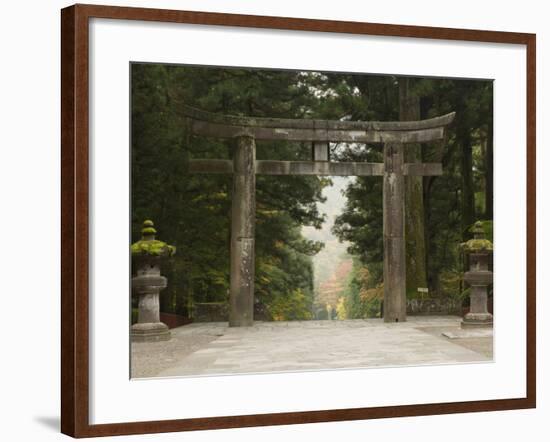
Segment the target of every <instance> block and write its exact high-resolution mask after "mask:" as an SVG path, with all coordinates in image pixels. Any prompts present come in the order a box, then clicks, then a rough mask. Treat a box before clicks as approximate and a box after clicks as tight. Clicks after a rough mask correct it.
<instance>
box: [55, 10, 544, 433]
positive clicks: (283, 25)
mask: <svg viewBox="0 0 550 442" xmlns="http://www.w3.org/2000/svg"><path fill="white" fill-rule="evenodd" d="M92 17H94V18H107V19H118V20H143V21H159V22H172V23H189V24H202V25H217V26H240V27H250V28H268V29H280V30H300V31H317V32H333V33H347V34H363V35H365V34H366V35H380V36H394V37H413V38H429V39H440V40H463V41H471V42H490V43H512V44H519V45H525V46H526V51H527V64H526V72H527V196H526V197H527V213H526V219H527V251H526V252H527V306H526V307H527V309H526V310H527V334H526V337H527V343H526V346H527V347H526V348H527V360H526V373H527V379H526V386H527V388H526V390H527V394H526V396H525V397H522V398H511V399H499V400H482V401H469V402H453V403H434V404H419V405H403V406H390V407H372V408H353V409H335V410H315V411H306V412H289V413H273V414H256V415H245V416H222V417H205V418H193V419H177V420H164V421H145V422H131V423H124V422H121V423H115V424H100V425H90V424H89V421H88V416H89V352H88V350H89V340H88V339H89V315H88V314H89V310H88V301H89V293H88V281H89V275H88V260H89V236H88V232H89V213H88V210H89V209H88V199H89V187H88V186H89V184H88V177H89V164H88V149H89V146H88V139H89V126H88V124H89V123H88V117H89V108H88V87H89V83H88V78H89V77H88V76H89V73H88V67H89V66H88V50H89V48H88V45H89V34H88V32H89V31H88V26H89V19H90V18H92ZM535 48H536V37H535V35H534V34H526V33H510V32H495V31H479V30H465V29H448V28H434V27H421V26H402V25H390V24H375V23H357V22H341V21H329V20H310V19H298V18H282V17H263V16H252V15H237V14H221V13H208V12H189V11H174V10H161V9H143V8H128V7H113V6H97V5H94V6H92V5H74V6H70V7H68V8H65V9H63V10H62V11H61V85H62V87H61V131H62V135H61V174H62V176H61V212H62V213H61V250H62V258H61V270H62V275H61V288H62V293H61V295H62V296H61V431H62V432H63V433H65V434H68V435H70V436H73V437H92V436H108V435H122V434H143V433H159V432H170V431H186V430H201V429H218V428H236V427H250V426H264V425H285V424H302V423H312V422H329V421H344V420H358V419H376V418H384V417H400V416H419V415H434V414H445V413H464V412H476V411H495V410H510V409H522V408H534V407H535V406H536V334H535V333H536V294H535V290H536V287H535V275H536V273H535V272H536V244H535V242H536V219H535V210H536V208H535V198H536V193H535V182H536V176H535V132H536V131H535V118H536V109H535V96H536V94H535V91H536V89H535V87H536V84H535V83H536V79H535V71H536V68H535V60H536V54H535Z"/></svg>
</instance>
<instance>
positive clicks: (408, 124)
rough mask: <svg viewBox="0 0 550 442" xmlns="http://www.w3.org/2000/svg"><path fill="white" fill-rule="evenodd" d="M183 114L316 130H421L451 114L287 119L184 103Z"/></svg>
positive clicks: (199, 118) (239, 123) (223, 122)
mask: <svg viewBox="0 0 550 442" xmlns="http://www.w3.org/2000/svg"><path fill="white" fill-rule="evenodd" d="M182 110H183V114H184V116H185V117H186V118H188V119H191V120H195V121H203V122H207V123H212V124H219V125H228V126H238V127H247V128H249V127H262V128H270V129H315V130H363V131H365V130H388V131H408V130H423V129H432V128H439V127H443V126H447V125H448V124H450V123H451V122H452V121H453V119H454V117H455V112H451V113H449V114H446V115H442V116H440V117H435V118H430V119H427V120H418V121H341V120H315V119H290V118H258V117H244V116H236V115H224V114H216V113H212V112H207V111H203V110H201V109H197V108H194V107H191V106H183V108H182Z"/></svg>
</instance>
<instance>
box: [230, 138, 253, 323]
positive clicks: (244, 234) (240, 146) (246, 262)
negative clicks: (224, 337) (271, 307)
mask: <svg viewBox="0 0 550 442" xmlns="http://www.w3.org/2000/svg"><path fill="white" fill-rule="evenodd" d="M255 162H256V145H255V142H254V139H253V138H251V137H248V136H243V137H239V138H237V145H236V147H235V151H234V157H233V170H234V174H233V195H232V209H231V210H232V211H231V282H230V299H229V305H230V309H229V325H230V326H251V325H252V323H253V320H254V226H255V214H256V196H255V195H256V174H255V170H254V169H255Z"/></svg>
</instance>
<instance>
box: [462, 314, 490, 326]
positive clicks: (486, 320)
mask: <svg viewBox="0 0 550 442" xmlns="http://www.w3.org/2000/svg"><path fill="white" fill-rule="evenodd" d="M460 326H461V327H462V328H470V327H492V326H493V315H491V313H467V314H466V316H464V319H463V320H462V322H461V323H460Z"/></svg>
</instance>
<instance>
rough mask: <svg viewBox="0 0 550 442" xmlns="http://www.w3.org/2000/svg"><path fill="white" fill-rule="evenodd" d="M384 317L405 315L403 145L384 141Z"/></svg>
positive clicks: (394, 318) (392, 318) (393, 319)
mask: <svg viewBox="0 0 550 442" xmlns="http://www.w3.org/2000/svg"><path fill="white" fill-rule="evenodd" d="M384 167H385V171H384V183H383V211H384V228H383V231H384V321H385V322H402V321H406V319H407V300H406V271H405V270H406V269H405V224H404V222H405V218H404V216H405V214H404V208H405V200H404V191H405V182H404V176H403V174H402V173H401V170H402V167H403V145H401V144H385V145H384Z"/></svg>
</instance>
